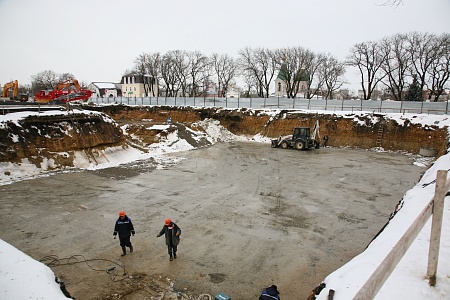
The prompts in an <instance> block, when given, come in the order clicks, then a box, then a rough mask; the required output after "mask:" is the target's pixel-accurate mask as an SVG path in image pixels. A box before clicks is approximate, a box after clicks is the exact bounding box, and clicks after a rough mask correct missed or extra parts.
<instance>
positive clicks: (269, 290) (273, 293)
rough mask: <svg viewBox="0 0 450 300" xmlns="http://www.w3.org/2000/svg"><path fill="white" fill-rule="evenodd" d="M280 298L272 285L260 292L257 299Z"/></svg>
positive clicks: (269, 299) (270, 299) (272, 299)
mask: <svg viewBox="0 0 450 300" xmlns="http://www.w3.org/2000/svg"><path fill="white" fill-rule="evenodd" d="M275 299H278V300H279V299H280V295H279V294H278V293H277V291H276V290H275V289H273V288H272V287H268V288H267V289H265V290H264V292H262V294H261V296H259V300H275Z"/></svg>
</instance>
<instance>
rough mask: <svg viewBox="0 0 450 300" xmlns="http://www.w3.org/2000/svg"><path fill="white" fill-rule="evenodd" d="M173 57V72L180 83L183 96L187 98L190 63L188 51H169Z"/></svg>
mask: <svg viewBox="0 0 450 300" xmlns="http://www.w3.org/2000/svg"><path fill="white" fill-rule="evenodd" d="M169 52H170V55H171V56H172V62H173V64H174V68H173V71H174V72H175V77H176V78H177V81H178V86H179V90H180V91H181V96H182V97H186V94H187V88H188V81H189V61H188V55H187V52H186V51H183V50H174V51H169Z"/></svg>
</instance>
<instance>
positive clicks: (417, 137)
mask: <svg viewBox="0 0 450 300" xmlns="http://www.w3.org/2000/svg"><path fill="white" fill-rule="evenodd" d="M91 109H95V110H98V111H101V112H104V113H106V114H107V115H109V116H110V117H112V118H113V119H114V120H116V121H117V122H119V123H128V122H130V121H139V120H142V119H151V120H153V121H155V122H166V121H167V119H168V118H169V117H170V118H171V120H172V122H179V123H192V122H197V121H200V120H203V119H205V118H212V119H215V120H218V121H220V124H221V125H222V126H224V127H225V128H227V129H228V130H229V131H231V132H232V133H234V134H238V135H248V136H253V135H256V134H261V135H263V136H267V137H271V138H276V137H278V136H280V135H286V134H291V133H292V129H293V128H294V127H302V126H305V127H310V128H313V126H314V123H315V121H316V120H319V125H320V132H321V133H322V135H323V134H324V133H325V132H326V133H327V134H328V136H329V137H330V139H329V141H328V145H329V146H335V147H357V148H365V149H369V148H374V147H377V146H379V145H377V138H378V137H381V147H383V148H384V149H385V150H391V151H396V150H403V151H407V152H411V153H419V151H420V148H432V149H436V151H437V153H438V156H440V155H442V154H444V153H445V151H446V147H447V128H439V127H438V126H428V127H422V125H420V124H412V123H410V122H408V121H406V122H405V123H404V124H398V123H397V122H396V121H395V120H392V119H388V118H386V117H385V116H384V115H382V114H379V115H377V114H372V115H370V118H369V117H367V116H358V115H349V116H350V117H342V116H338V115H335V114H316V113H307V112H299V111H289V110H281V111H279V112H278V113H277V114H276V115H275V116H272V115H270V114H268V113H267V111H264V110H246V109H239V110H225V109H219V108H190V107H161V106H158V107H156V106H153V107H129V106H102V107H92V108H91ZM374 119H377V120H378V122H376V123H374V122H373V120H374Z"/></svg>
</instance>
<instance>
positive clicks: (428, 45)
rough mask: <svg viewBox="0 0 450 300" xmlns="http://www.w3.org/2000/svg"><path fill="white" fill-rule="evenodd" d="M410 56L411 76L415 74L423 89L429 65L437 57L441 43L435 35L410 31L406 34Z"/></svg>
mask: <svg viewBox="0 0 450 300" xmlns="http://www.w3.org/2000/svg"><path fill="white" fill-rule="evenodd" d="M407 38H408V42H409V48H408V51H409V53H410V56H411V71H410V73H411V76H413V75H415V76H416V80H417V81H418V83H419V86H420V89H421V90H424V87H425V86H426V83H427V75H428V70H429V68H430V66H431V65H432V64H433V62H434V61H435V60H436V59H438V55H439V51H440V48H441V45H439V43H438V39H437V37H436V36H435V35H433V34H429V33H419V32H412V33H410V34H408V35H407Z"/></svg>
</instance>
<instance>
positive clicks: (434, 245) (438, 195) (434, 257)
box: [427, 170, 448, 286]
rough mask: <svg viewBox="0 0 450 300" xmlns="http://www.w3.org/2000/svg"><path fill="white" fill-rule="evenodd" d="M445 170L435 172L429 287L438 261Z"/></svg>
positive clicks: (445, 189)
mask: <svg viewBox="0 0 450 300" xmlns="http://www.w3.org/2000/svg"><path fill="white" fill-rule="evenodd" d="M446 181H447V170H439V171H437V176H436V190H435V194H434V205H433V218H432V220H433V223H432V225H431V236H430V251H429V253H428V269H427V278H428V280H429V284H430V286H435V285H436V272H437V267H438V260H439V244H440V241H441V230H442V217H443V214H444V198H445V194H446V193H447V191H448V187H447V186H446Z"/></svg>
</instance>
